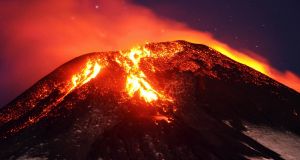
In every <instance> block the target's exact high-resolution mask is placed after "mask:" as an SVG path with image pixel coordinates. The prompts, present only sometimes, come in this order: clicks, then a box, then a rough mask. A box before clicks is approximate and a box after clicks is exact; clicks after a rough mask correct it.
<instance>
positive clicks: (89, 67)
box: [10, 60, 101, 133]
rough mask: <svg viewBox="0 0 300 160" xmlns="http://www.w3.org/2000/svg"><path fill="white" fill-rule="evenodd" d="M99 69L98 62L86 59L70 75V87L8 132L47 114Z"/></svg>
mask: <svg viewBox="0 0 300 160" xmlns="http://www.w3.org/2000/svg"><path fill="white" fill-rule="evenodd" d="M100 70H101V66H100V65H99V64H98V62H97V60H88V62H87V63H86V66H85V68H84V69H82V70H81V71H80V72H79V73H77V74H74V75H73V76H72V79H71V81H70V82H68V83H71V87H66V88H64V89H63V90H61V93H62V95H61V96H60V97H59V98H57V100H56V101H55V102H53V103H52V104H50V105H48V106H46V107H45V108H44V109H43V110H42V112H41V114H39V115H37V116H35V117H30V118H29V119H28V121H26V122H25V123H24V124H23V125H21V126H18V127H17V128H14V129H12V130H10V133H15V132H17V131H19V130H21V129H23V128H26V127H28V126H30V125H31V124H33V123H36V122H37V121H39V120H40V119H42V118H44V117H45V116H47V115H48V113H49V112H50V111H51V110H52V108H53V107H55V106H57V105H58V104H59V103H60V102H62V101H63V100H64V98H65V97H66V96H67V95H68V94H69V93H71V92H72V91H73V90H74V89H76V88H77V87H80V86H82V85H84V84H86V83H87V82H89V81H90V80H91V79H93V78H95V77H96V76H97V75H98V74H99V72H100ZM67 86H69V85H67Z"/></svg>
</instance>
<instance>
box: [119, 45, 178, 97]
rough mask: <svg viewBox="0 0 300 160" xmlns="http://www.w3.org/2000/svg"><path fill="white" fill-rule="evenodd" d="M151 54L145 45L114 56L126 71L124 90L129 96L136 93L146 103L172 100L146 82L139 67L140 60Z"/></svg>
mask: <svg viewBox="0 0 300 160" xmlns="http://www.w3.org/2000/svg"><path fill="white" fill-rule="evenodd" d="M151 56H152V55H151V51H150V50H148V49H146V48H145V47H136V48H132V49H131V50H130V51H129V52H120V57H117V58H116V62H117V63H118V64H119V65H120V66H122V67H123V68H124V69H125V71H126V73H127V80H126V87H125V88H126V92H127V93H128V95H129V96H130V97H133V96H134V95H135V94H136V93H138V94H139V96H140V97H141V98H143V99H144V100H145V102H147V103H151V102H153V101H156V100H158V99H161V100H163V101H170V102H172V101H173V100H172V99H171V98H168V97H167V96H165V95H163V94H162V93H159V92H158V91H156V90H155V89H154V88H153V87H152V86H151V85H150V84H149V82H147V77H146V75H145V74H144V72H143V71H142V70H141V69H140V66H139V64H140V60H141V59H142V58H146V57H151Z"/></svg>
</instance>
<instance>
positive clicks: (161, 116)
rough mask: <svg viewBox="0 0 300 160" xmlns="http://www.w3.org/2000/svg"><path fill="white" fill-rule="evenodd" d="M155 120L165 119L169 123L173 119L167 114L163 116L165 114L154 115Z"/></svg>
mask: <svg viewBox="0 0 300 160" xmlns="http://www.w3.org/2000/svg"><path fill="white" fill-rule="evenodd" d="M153 120H155V121H165V122H167V123H171V122H172V120H173V119H172V118H170V117H167V116H163V115H156V116H153Z"/></svg>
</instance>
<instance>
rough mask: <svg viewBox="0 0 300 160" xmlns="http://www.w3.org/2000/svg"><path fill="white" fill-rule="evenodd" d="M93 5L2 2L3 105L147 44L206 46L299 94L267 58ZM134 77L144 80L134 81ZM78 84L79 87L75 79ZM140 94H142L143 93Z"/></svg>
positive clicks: (131, 11)
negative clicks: (58, 73)
mask: <svg viewBox="0 0 300 160" xmlns="http://www.w3.org/2000/svg"><path fill="white" fill-rule="evenodd" d="M79 4H80V5H79ZM95 4H96V3H95V2H93V3H92V2H83V1H80V3H79V0H78V1H76V0H75V1H72V0H66V1H62V2H59V3H57V2H55V1H54V0H47V1H34V2H31V3H28V2H22V1H20V2H17V1H1V2H0V6H1V8H0V14H1V15H6V17H3V18H2V19H3V20H2V21H1V22H0V24H1V26H2V31H1V34H3V37H4V38H5V47H2V51H1V52H2V55H1V57H0V58H1V60H2V62H1V63H2V67H1V70H0V74H1V75H5V76H3V77H2V78H1V80H0V84H1V86H0V90H1V91H7V93H2V95H3V96H2V97H1V101H3V102H4V101H5V102H4V103H7V102H8V100H11V98H13V97H15V96H17V95H18V94H20V92H22V91H24V90H25V89H26V88H28V87H29V86H30V85H32V84H33V83H34V82H36V81H37V80H38V79H40V78H41V77H42V76H44V75H46V74H47V73H49V71H51V70H53V69H54V68H56V67H57V66H59V65H61V64H62V63H64V62H66V61H67V60H70V59H72V58H74V57H76V56H79V55H80V54H82V53H88V52H93V51H103V50H121V49H126V48H131V47H132V46H135V45H136V44H144V43H145V42H156V41H172V40H179V39H182V40H187V41H190V42H194V43H201V44H205V45H208V46H210V47H212V48H214V49H215V50H217V51H220V52H221V53H222V54H225V55H226V56H228V57H230V58H231V59H233V60H235V61H238V62H240V63H243V64H245V65H247V66H250V67H251V68H254V69H255V70H257V71H259V72H261V73H264V74H266V75H268V76H270V77H272V78H274V79H275V80H277V81H279V82H281V83H283V84H285V85H287V86H289V87H290V88H293V89H294V90H297V91H298V92H299V91H300V85H299V84H300V78H299V77H298V76H297V75H295V74H294V73H292V72H290V71H285V72H280V71H278V70H276V69H275V68H273V67H272V66H270V65H269V63H268V61H267V60H266V59H265V58H256V56H255V58H254V57H251V56H248V53H246V52H240V51H238V50H235V49H233V48H231V47H229V46H228V45H226V44H225V43H222V42H220V41H218V40H216V39H215V38H214V37H213V35H211V34H210V33H207V32H201V31H197V30H193V29H190V28H189V27H188V26H186V25H184V24H183V23H180V22H175V21H172V20H168V19H164V18H160V17H158V16H157V15H155V14H154V13H153V12H152V11H151V10H149V9H147V8H145V7H142V6H138V5H135V4H133V3H132V2H131V1H121V0H117V1H109V0H102V1H100V2H99V4H98V5H97V6H98V7H95ZM16 11H17V12H16ZM251 55H253V54H251ZM96 69H97V68H96ZM99 69H100V68H99ZM128 72H134V71H132V70H128ZM140 74H141V75H142V73H140ZM134 78H141V79H140V80H138V81H135V80H133V79H134ZM128 81H130V82H132V83H131V84H129V85H128V86H130V87H133V88H135V87H136V85H142V86H144V87H146V88H144V89H146V90H148V89H149V88H148V89H147V83H144V80H143V78H142V77H131V78H129V79H128ZM74 82H76V83H77V79H76V78H74ZM150 90H151V89H150ZM133 91H137V90H136V89H133ZM133 91H132V93H133ZM9 92H10V93H9ZM138 92H140V93H144V91H143V90H139V91H138ZM154 93H156V94H154ZM150 94H151V95H152V96H151V97H152V98H151V99H147V101H151V100H152V99H156V98H157V97H156V96H159V95H160V93H158V92H156V91H154V90H153V92H151V93H150ZM155 95H156V96H155ZM145 100H146V99H145ZM1 105H4V104H1Z"/></svg>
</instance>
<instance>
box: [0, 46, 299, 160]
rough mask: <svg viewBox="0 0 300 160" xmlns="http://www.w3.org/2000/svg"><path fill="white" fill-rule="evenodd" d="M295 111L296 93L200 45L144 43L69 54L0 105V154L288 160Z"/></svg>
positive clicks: (295, 136)
mask: <svg viewBox="0 0 300 160" xmlns="http://www.w3.org/2000/svg"><path fill="white" fill-rule="evenodd" d="M299 113H300V94H299V93H297V92H296V91H294V90H292V89H290V88H288V87H286V86H284V85H283V84H281V83H279V82H276V81H275V80H273V79H271V78H269V77H267V76H266V75H264V74H262V73H260V72H258V71H255V70H254V69H251V68H249V67H247V66H245V65H243V64H240V63H237V62H235V61H233V60H231V59H230V58H228V57H226V56H224V55H222V54H221V53H219V52H217V51H215V50H213V49H211V48H209V47H207V46H204V45H200V44H192V43H188V42H185V41H174V42H162V43H149V44H146V45H144V46H139V47H135V48H133V49H131V50H127V51H116V52H99V53H90V54H86V55H83V56H80V57H78V58H75V59H73V60H71V61H69V62H67V63H66V64H64V65H62V66H60V67H59V68H57V69H56V70H54V71H53V72H52V73H50V74H49V75H47V76H46V77H44V78H43V79H41V80H40V81H38V82H37V83H36V84H35V85H34V86H32V87H31V88H30V89H28V90H27V91H26V92H24V93H23V94H22V95H20V96H19V97H17V98H16V99H15V100H14V101H12V102H11V103H10V104H8V105H7V106H5V107H3V108H2V109H1V111H0V150H1V152H0V159H30V158H41V159H205V160H207V159H252V158H270V159H285V158H286V159H297V158H300V154H299V153H297V152H295V151H296V150H299V149H300V138H299V134H300V115H299ZM274 137H275V138H276V139H278V141H279V142H273V141H272V140H270V139H272V138H273V139H274ZM280 146H286V147H284V148H281V147H280ZM297 147H299V148H297Z"/></svg>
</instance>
